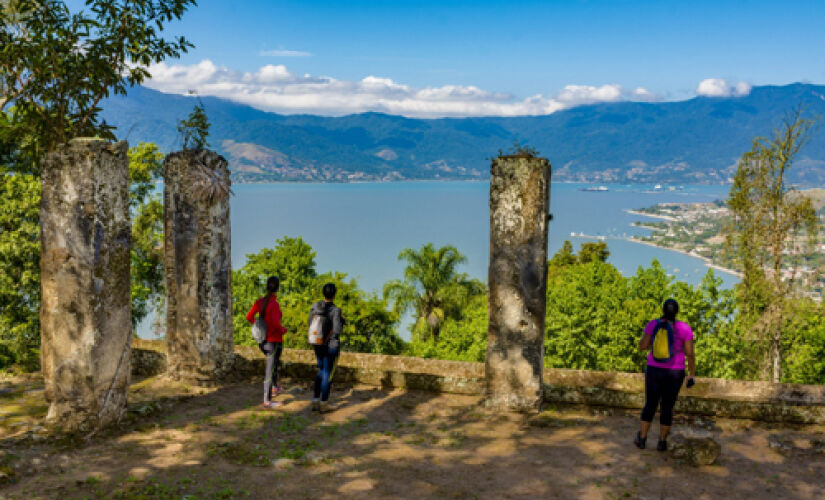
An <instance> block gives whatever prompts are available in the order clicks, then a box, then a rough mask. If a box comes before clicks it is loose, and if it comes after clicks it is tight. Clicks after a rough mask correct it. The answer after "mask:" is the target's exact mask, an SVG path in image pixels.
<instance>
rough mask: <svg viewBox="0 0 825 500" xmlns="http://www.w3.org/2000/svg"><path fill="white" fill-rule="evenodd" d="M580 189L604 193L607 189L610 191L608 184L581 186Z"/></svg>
mask: <svg viewBox="0 0 825 500" xmlns="http://www.w3.org/2000/svg"><path fill="white" fill-rule="evenodd" d="M579 191H590V192H596V193H603V192H605V191H609V189H607V186H598V187H586V188H579Z"/></svg>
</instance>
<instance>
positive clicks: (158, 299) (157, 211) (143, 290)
mask: <svg viewBox="0 0 825 500" xmlns="http://www.w3.org/2000/svg"><path fill="white" fill-rule="evenodd" d="M128 156H129V180H130V185H129V206H130V207H131V211H132V250H131V253H130V255H131V268H130V275H131V283H130V285H131V297H132V327H133V328H134V327H135V326H137V324H138V323H139V322H140V321H142V320H143V319H144V318H145V317H146V316H147V315H148V314H149V313H150V312H151V311H153V310H154V311H155V312H160V311H161V309H162V308H163V301H164V290H165V287H164V271H163V200H162V199H161V196H160V195H159V194H157V193H153V191H154V190H155V189H156V184H155V183H156V181H158V180H159V179H161V177H162V176H163V153H161V152H160V150H159V149H158V147H157V145H155V144H153V143H140V144H138V145H137V146H134V147H132V148H129V152H128Z"/></svg>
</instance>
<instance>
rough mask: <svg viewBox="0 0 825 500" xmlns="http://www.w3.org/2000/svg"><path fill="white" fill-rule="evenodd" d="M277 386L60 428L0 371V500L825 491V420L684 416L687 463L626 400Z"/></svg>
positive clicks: (170, 395) (151, 384)
mask: <svg viewBox="0 0 825 500" xmlns="http://www.w3.org/2000/svg"><path fill="white" fill-rule="evenodd" d="M284 385H285V388H286V394H283V395H281V396H279V398H278V400H280V401H282V402H283V403H284V406H283V407H282V408H280V409H277V410H264V409H262V408H261V407H260V406H259V402H260V392H261V384H260V383H252V382H250V383H244V384H235V385H227V386H223V387H220V388H216V389H208V390H207V389H198V388H192V387H187V386H185V385H181V384H176V383H171V382H169V381H166V380H164V379H162V378H150V379H147V380H144V381H141V382H138V383H135V384H134V385H133V386H132V388H131V392H132V393H131V396H130V401H132V402H131V403H130V411H129V415H128V418H127V419H126V420H125V421H124V422H123V423H122V425H121V426H120V427H119V428H115V429H111V430H108V431H105V432H104V433H101V434H99V435H95V436H61V435H54V434H49V433H48V430H47V429H45V428H43V427H42V425H41V421H42V417H43V415H44V412H45V408H46V407H45V403H44V401H43V392H42V381H40V380H38V379H37V377H29V378H21V377H15V378H7V379H3V380H0V405H2V406H0V447H1V450H0V497H2V498H24V499H34V498H244V497H248V498H314V499H318V498H339V497H359V498H515V497H534V498H596V499H598V498H656V499H660V498H699V499H703V498H748V499H751V500H755V499H771V500H775V499H786V498H817V499H821V498H825V493H824V491H825V454H822V453H821V452H822V450H823V446H821V445H822V443H823V440H825V433H823V428H821V427H794V428H790V427H779V426H770V425H766V424H758V423H754V422H749V421H736V420H717V421H713V420H710V419H704V420H702V419H699V420H695V419H694V420H691V421H689V422H688V421H686V420H685V419H684V418H680V419H679V420H678V421H677V423H676V426H675V429H676V430H678V428H679V427H682V428H684V427H688V426H691V427H702V428H704V429H710V430H711V432H712V434H713V435H714V437H715V438H716V439H717V441H719V443H720V444H721V445H722V454H721V455H720V457H719V459H718V461H717V463H716V464H715V465H712V466H707V467H701V468H695V467H691V466H689V465H687V464H684V463H679V462H678V461H676V460H674V459H673V458H672V457H670V456H669V455H668V454H667V453H660V452H657V451H656V450H655V449H647V450H644V451H640V450H637V449H636V448H635V447H634V446H633V444H632V443H631V440H632V437H633V435H634V433H635V430H636V427H637V418H638V416H637V414H636V412H624V411H621V412H620V411H611V410H604V409H587V408H555V409H550V410H548V411H546V412H545V413H544V414H542V416H541V418H540V419H538V420H537V419H535V417H534V418H533V419H532V420H531V419H530V418H529V417H528V416H525V415H519V414H501V413H495V412H491V411H488V410H486V409H484V408H483V407H481V406H480V405H479V404H478V403H479V401H480V400H479V398H477V397H470V396H457V395H446V394H432V393H424V392H414V391H399V390H394V391H390V390H381V389H379V388H375V387H368V386H351V387H340V386H339V387H338V388H337V390H336V391H335V392H334V395H333V397H334V399H335V400H336V401H337V402H338V403H339V408H337V409H335V410H333V411H331V412H329V413H326V414H323V415H319V414H317V413H313V412H311V411H310V409H309V400H310V392H309V383H308V382H305V381H295V382H290V381H286V383H285V384H284ZM539 424H540V425H539ZM656 430H657V424H654V429H653V431H656ZM653 445H654V446H652V447H653V448H655V440H653Z"/></svg>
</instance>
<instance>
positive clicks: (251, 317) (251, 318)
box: [246, 300, 258, 323]
mask: <svg viewBox="0 0 825 500" xmlns="http://www.w3.org/2000/svg"><path fill="white" fill-rule="evenodd" d="M257 312H258V301H257V300H256V301H255V303H254V304H252V309H250V310H249V312H248V313H246V320H247V321H249V322H250V323H254V322H255V314H256V313H257Z"/></svg>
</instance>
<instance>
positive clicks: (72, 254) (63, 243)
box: [40, 139, 132, 431]
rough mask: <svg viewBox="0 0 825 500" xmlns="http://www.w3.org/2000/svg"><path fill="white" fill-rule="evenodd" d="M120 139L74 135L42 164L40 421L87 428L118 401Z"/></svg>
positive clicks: (125, 245)
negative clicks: (43, 417)
mask: <svg viewBox="0 0 825 500" xmlns="http://www.w3.org/2000/svg"><path fill="white" fill-rule="evenodd" d="M126 150H127V145H126V143H125V142H118V143H116V144H112V143H110V142H106V141H103V140H100V139H73V140H72V141H70V142H69V143H68V144H64V145H61V146H59V147H58V148H57V149H56V150H55V151H53V152H51V153H49V154H47V155H46V156H45V158H44V161H43V164H42V176H41V180H42V184H43V197H42V201H41V207H40V222H41V233H40V234H41V243H42V254H41V260H40V270H41V287H42V289H41V290H42V301H41V306H40V324H41V337H42V346H41V353H42V355H41V356H42V370H43V377H44V379H45V382H46V401H47V402H48V403H49V411H48V415H47V421H48V422H49V423H51V424H54V425H57V426H59V427H60V428H62V429H65V430H69V431H89V430H94V429H97V428H100V427H102V426H105V425H107V424H109V423H111V422H114V421H117V420H118V419H119V418H120V417H121V416H122V415H123V412H124V411H125V409H126V396H127V391H128V388H129V373H130V367H129V362H130V359H129V355H130V340H131V337H132V311H131V303H130V298H129V251H130V248H131V225H130V222H129V161H128V158H127V156H126Z"/></svg>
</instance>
